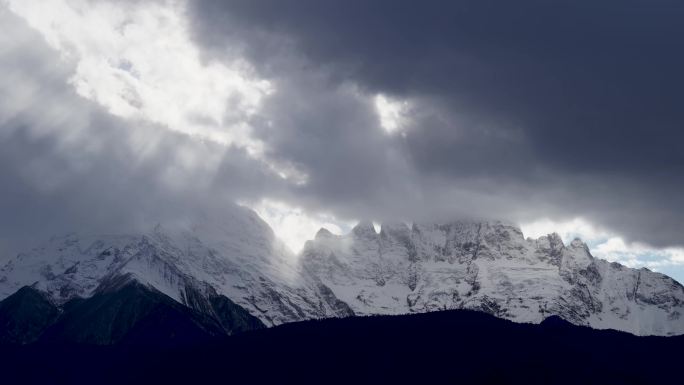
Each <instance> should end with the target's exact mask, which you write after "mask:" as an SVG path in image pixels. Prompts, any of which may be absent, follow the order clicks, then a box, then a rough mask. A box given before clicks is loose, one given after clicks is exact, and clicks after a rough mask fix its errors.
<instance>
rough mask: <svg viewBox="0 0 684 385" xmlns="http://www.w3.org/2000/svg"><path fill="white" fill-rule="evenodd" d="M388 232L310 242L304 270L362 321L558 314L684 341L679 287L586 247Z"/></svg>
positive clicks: (467, 227)
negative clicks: (461, 313)
mask: <svg viewBox="0 0 684 385" xmlns="http://www.w3.org/2000/svg"><path fill="white" fill-rule="evenodd" d="M366 229H367V227H366ZM390 229H392V227H384V228H383V230H381V233H380V235H381V236H380V237H361V236H359V235H358V232H357V231H353V232H352V233H350V234H347V235H342V236H339V237H337V238H336V239H334V240H326V242H319V241H316V240H315V241H312V242H310V243H308V244H307V245H306V247H305V249H304V252H303V257H302V261H303V264H304V266H306V268H307V269H308V270H310V271H311V272H313V274H315V275H316V276H317V277H319V279H320V280H321V281H322V282H323V283H324V284H325V285H326V286H328V287H330V288H331V289H332V291H333V292H334V293H335V294H336V295H337V296H338V297H339V298H340V299H341V300H343V301H345V302H346V303H348V304H349V305H350V306H351V307H352V309H353V310H354V312H356V313H357V314H378V313H381V314H401V313H410V312H426V311H434V310H443V309H458V308H467V309H475V310H482V311H485V312H488V313H491V314H494V315H497V316H499V317H503V318H508V319H512V320H515V321H519V322H536V323H538V322H541V321H542V320H544V319H545V318H547V317H548V316H550V315H557V316H560V317H562V318H564V319H566V320H568V321H570V322H572V323H575V324H580V325H588V326H592V327H595V328H613V329H618V330H624V331H629V332H631V333H634V334H658V335H670V334H681V333H684V318H682V317H684V315H683V314H684V291H683V290H681V289H680V288H678V286H677V285H674V284H673V283H672V282H674V281H673V280H671V279H669V278H668V277H666V276H664V275H662V274H658V273H653V272H644V271H642V270H635V269H629V268H626V267H623V266H616V265H614V264H611V263H608V262H606V261H603V260H598V259H595V258H594V257H593V256H592V255H591V253H590V252H589V248H588V247H587V245H586V244H585V243H584V242H582V241H581V240H579V239H575V240H573V241H572V242H570V243H569V244H568V245H565V244H564V243H563V241H562V240H561V238H560V236H559V235H558V234H555V233H554V234H549V235H546V236H542V237H539V238H537V239H531V238H528V239H525V238H524V236H523V233H522V231H521V230H520V228H519V227H517V226H515V225H511V224H510V223H506V222H501V221H476V220H463V221H450V222H447V223H425V222H422V223H414V224H413V226H412V227H411V228H410V229H408V227H406V229H403V228H401V227H400V229H401V230H400V231H396V232H395V231H394V230H393V229H392V231H390ZM396 234H401V235H400V236H390V235H396ZM645 282H648V283H646V284H645ZM637 292H638V293H640V294H635V293H637ZM630 293H631V294H630ZM640 298H641V300H640Z"/></svg>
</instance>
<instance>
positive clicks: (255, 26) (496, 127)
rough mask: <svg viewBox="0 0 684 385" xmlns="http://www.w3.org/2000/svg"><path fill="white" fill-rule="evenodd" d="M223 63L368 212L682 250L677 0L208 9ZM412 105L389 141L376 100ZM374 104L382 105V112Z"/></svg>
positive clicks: (350, 200)
mask: <svg viewBox="0 0 684 385" xmlns="http://www.w3.org/2000/svg"><path fill="white" fill-rule="evenodd" d="M189 14H190V15H191V18H192V21H193V29H194V36H195V38H196V40H197V41H198V42H199V43H200V44H201V45H202V46H203V47H204V49H205V54H206V55H207V57H210V58H221V57H229V56H231V55H236V54H238V55H246V56H247V57H248V58H249V59H250V61H251V62H252V63H254V64H255V65H256V66H257V68H258V70H259V72H260V73H261V74H262V75H263V76H267V77H269V78H271V80H272V81H273V82H274V84H275V86H276V89H277V92H276V94H275V95H274V96H273V97H272V98H271V99H270V100H268V101H267V102H266V105H265V107H264V110H263V111H262V114H261V121H259V119H258V118H257V119H255V121H254V122H253V124H254V125H255V126H256V127H257V128H258V131H257V132H258V134H259V135H260V137H261V138H262V139H263V140H264V141H265V142H266V143H267V145H268V148H269V151H270V155H271V156H273V157H274V158H276V159H279V160H280V161H282V162H291V163H292V164H294V165H296V166H297V167H298V168H300V169H301V170H302V171H304V172H306V173H307V174H308V175H309V183H308V184H306V185H304V186H301V187H300V188H298V189H297V190H295V191H293V192H290V193H289V194H291V198H292V199H297V200H298V201H299V202H300V203H302V204H305V205H310V206H312V207H326V206H327V207H333V208H334V209H335V210H336V211H337V212H339V213H343V215H348V216H352V217H360V216H370V217H376V218H382V217H391V216H396V217H416V216H420V215H421V213H422V214H423V215H429V216H434V215H456V214H460V215H474V216H502V217H509V218H511V219H514V220H525V219H531V218H534V217H539V216H550V217H553V218H561V217H574V216H578V215H580V216H584V217H586V218H588V219H590V220H592V221H594V222H596V223H599V224H602V225H605V226H608V227H610V228H612V229H614V230H616V231H618V232H620V233H622V234H624V235H625V236H627V237H629V238H630V239H632V240H640V241H646V242H650V243H652V244H655V245H660V246H665V245H682V244H683V243H684V240H683V239H682V237H681V234H682V233H683V230H684V198H682V194H681V191H682V188H684V178H683V177H682V175H684V151H682V150H681V146H682V143H684V130H683V129H682V128H683V127H684V112H683V111H684V110H683V109H682V108H681V101H682V97H681V92H682V89H684V74H683V73H682V71H681V68H684V41H683V40H682V39H681V36H683V35H684V24H682V23H681V20H682V19H684V6H682V5H681V4H680V3H679V2H676V1H664V0H656V1H640V0H629V1H601V2H594V1H561V2H553V3H549V2H543V1H533V0H523V1H517V2H509V1H479V2H466V1H449V2H446V1H437V0H435V1H421V2H415V1H408V0H406V1H404V0H376V1H364V2H349V1H334V0H297V1H294V0H293V1H288V0H227V1H218V0H199V1H193V2H190V3H189ZM376 93H383V94H386V95H389V96H392V97H395V98H398V99H406V100H409V101H410V102H411V105H412V108H411V114H410V116H411V121H410V124H409V127H407V129H406V132H405V136H400V135H396V136H388V135H384V134H383V133H382V131H381V130H380V129H379V127H378V122H377V117H374V112H373V110H372V106H370V105H369V103H368V102H367V100H368V97H369V96H372V95H374V94H376ZM364 97H365V100H366V102H364Z"/></svg>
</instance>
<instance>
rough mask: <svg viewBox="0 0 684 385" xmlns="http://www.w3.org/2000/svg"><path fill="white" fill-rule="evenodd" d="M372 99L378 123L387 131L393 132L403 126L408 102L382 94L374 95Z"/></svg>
mask: <svg viewBox="0 0 684 385" xmlns="http://www.w3.org/2000/svg"><path fill="white" fill-rule="evenodd" d="M373 101H374V103H375V110H376V111H377V113H378V116H379V118H380V125H381V126H382V128H384V129H385V131H387V133H389V134H393V133H395V132H397V131H399V130H400V129H401V128H403V127H404V125H405V124H406V119H407V117H406V115H407V113H408V109H409V104H408V102H406V101H399V100H394V99H391V98H389V97H387V96H385V95H383V94H378V95H376V96H375V98H374V99H373Z"/></svg>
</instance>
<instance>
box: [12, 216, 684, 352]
mask: <svg viewBox="0 0 684 385" xmlns="http://www.w3.org/2000/svg"><path fill="white" fill-rule="evenodd" d="M0 299H2V302H0V342H5V343H10V344H27V343H32V342H60V341H70V342H77V343H85V344H95V345H110V344H119V343H123V344H126V343H133V342H135V343H150V344H157V343H167V342H173V343H180V342H184V341H197V340H204V339H211V338H215V337H216V336H226V335H232V334H235V333H239V332H243V331H249V330H256V329H261V328H265V327H273V326H277V325H281V324H285V323H291V322H296V321H305V320H312V319H324V318H345V317H351V316H354V315H356V316H366V315H399V314H411V313H426V312H435V311H443V310H453V309H469V310H477V311H481V312H485V313H489V314H491V315H494V316H496V317H498V318H504V319H508V320H512V321H516V322H520V323H540V322H542V321H544V320H545V319H547V318H548V317H550V316H557V317H560V318H561V319H564V320H566V321H568V322H570V323H572V324H575V325H583V326H589V327H591V328H595V329H615V330H620V331H626V332H629V333H632V334H636V335H660V336H672V335H679V334H684V315H683V313H684V288H683V287H682V285H680V284H679V283H678V282H676V281H675V280H673V279H671V278H669V277H667V276H665V275H663V274H659V273H656V272H652V271H649V270H647V269H638V270H637V269H631V268H627V267H625V266H622V265H620V264H617V263H609V262H607V261H604V260H600V259H597V258H594V257H592V255H591V253H590V252H589V250H588V248H587V246H586V245H585V244H584V243H582V242H581V241H580V240H574V241H572V242H571V243H570V244H568V245H565V244H563V242H562V240H561V239H560V237H559V236H558V235H556V234H551V235H548V236H544V237H541V238H538V239H525V238H524V237H523V234H522V232H521V231H520V229H519V228H517V227H516V226H513V225H510V224H507V223H504V222H498V221H453V222H450V223H441V224H434V223H432V224H424V223H414V224H412V225H411V226H409V225H406V224H403V223H398V224H383V225H382V226H381V230H380V232H376V230H375V228H374V227H373V225H372V223H370V222H366V221H364V222H361V223H359V224H358V225H357V226H356V227H354V229H353V230H352V231H351V232H350V233H349V234H345V235H334V234H332V233H330V232H329V231H327V230H325V229H321V230H320V231H319V232H318V233H317V234H316V236H315V239H313V240H311V241H309V242H307V244H306V245H305V247H304V250H303V251H302V252H301V253H300V255H294V254H293V253H291V252H290V251H289V250H288V249H287V247H285V246H284V244H283V243H282V242H281V241H280V240H278V239H277V237H276V236H275V235H274V233H273V231H272V230H271V229H270V228H269V226H268V225H267V224H266V223H265V222H264V221H263V220H261V219H260V218H259V217H258V215H257V214H256V213H254V212H253V211H251V210H249V209H247V208H244V207H240V206H234V207H230V208H229V209H228V210H227V211H225V212H222V213H221V214H220V215H219V214H217V213H211V214H206V213H204V214H198V215H197V217H196V218H192V219H188V220H185V221H180V222H174V223H161V224H158V225H156V226H154V227H153V228H150V229H149V231H145V232H139V233H133V234H115V235H83V234H68V235H64V236H57V237H53V238H52V239H50V240H48V241H46V242H45V243H43V244H41V245H38V246H37V247H35V248H34V249H32V250H30V251H27V252H24V253H20V254H19V255H17V256H16V257H15V258H13V259H11V260H10V261H9V262H8V263H6V264H5V265H4V266H3V267H2V268H1V269H0Z"/></svg>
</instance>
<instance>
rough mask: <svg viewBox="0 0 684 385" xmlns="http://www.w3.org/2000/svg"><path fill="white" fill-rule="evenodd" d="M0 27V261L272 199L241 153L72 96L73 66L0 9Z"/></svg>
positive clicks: (267, 177)
mask: <svg viewBox="0 0 684 385" xmlns="http://www.w3.org/2000/svg"><path fill="white" fill-rule="evenodd" d="M0 25H1V26H2V32H3V35H2V38H0V72H1V73H2V74H3V76H2V77H0V100H2V103H0V197H2V199H0V213H1V217H0V259H3V258H7V257H9V256H11V255H12V254H13V253H16V252H17V251H20V250H22V249H25V248H28V247H32V246H33V245H34V244H35V242H36V241H37V240H43V239H46V238H48V237H50V236H52V235H55V234H63V233H65V232H71V231H82V232H129V231H135V230H136V229H140V228H147V226H150V225H153V224H154V223H157V222H159V221H174V220H178V219H180V218H189V217H191V215H192V213H193V212H196V211H197V210H198V209H199V210H207V209H215V210H220V208H221V207H225V205H226V204H230V203H229V202H232V201H234V200H236V199H244V198H246V197H252V196H253V195H254V194H256V193H257V192H261V191H274V192H277V191H278V190H279V189H281V186H280V183H279V182H278V181H279V180H280V178H278V177H276V176H274V174H273V172H272V171H270V170H269V168H268V167H267V166H266V165H265V164H263V163H262V162H260V161H257V160H254V159H253V158H252V157H250V156H248V155H247V154H245V153H244V151H242V150H239V149H236V148H231V147H228V148H227V147H225V146H222V145H218V144H215V143H213V142H208V141H199V140H195V139H192V138H190V137H189V136H187V135H183V134H178V133H174V132H172V131H169V130H168V129H166V128H163V127H158V126H154V125H150V124H146V123H144V122H135V121H127V120H123V119H120V118H117V117H115V116H113V115H111V114H109V113H108V112H107V111H105V110H103V109H102V108H101V107H99V106H98V105H96V104H94V103H92V102H90V101H88V100H86V99H84V98H82V97H80V96H78V95H77V94H76V93H75V90H74V87H73V86H72V85H71V84H69V83H68V79H69V77H70V76H71V73H72V71H73V68H72V67H73V66H72V63H69V62H62V61H60V60H58V57H59V54H58V53H57V52H55V51H53V50H51V49H49V48H48V47H47V45H46V43H45V42H44V40H43V38H42V37H41V36H40V35H39V34H38V33H37V32H35V31H32V30H31V29H29V27H28V26H27V25H25V23H24V22H23V21H22V20H20V19H19V18H18V17H16V16H14V15H12V14H10V13H9V12H7V11H6V10H4V9H2V8H0ZM197 154H201V156H202V159H199V161H198V162H196V163H197V164H193V163H192V162H189V159H188V157H192V156H193V155H197ZM190 160H191V159H190Z"/></svg>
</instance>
